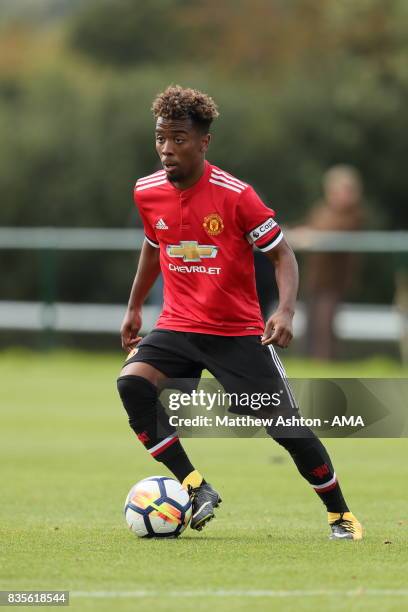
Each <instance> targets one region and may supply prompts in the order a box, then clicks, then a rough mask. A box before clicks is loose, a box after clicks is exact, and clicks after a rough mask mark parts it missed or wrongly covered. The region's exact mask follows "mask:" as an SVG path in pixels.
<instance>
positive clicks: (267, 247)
mask: <svg viewBox="0 0 408 612" xmlns="http://www.w3.org/2000/svg"><path fill="white" fill-rule="evenodd" d="M282 238H283V232H282V231H281V232H280V233H279V236H277V237H276V238H275V240H274V241H273V242H271V244H268V246H266V247H263V248H260V247H258V249H259V250H260V251H262V253H267V251H270V250H271V249H273V248H274V247H276V246H277V245H278V244H279V243H280V241H281V240H282Z"/></svg>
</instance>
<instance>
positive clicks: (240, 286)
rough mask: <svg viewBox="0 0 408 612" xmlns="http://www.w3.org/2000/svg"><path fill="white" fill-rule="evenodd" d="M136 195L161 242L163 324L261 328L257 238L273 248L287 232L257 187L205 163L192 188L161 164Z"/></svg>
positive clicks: (248, 331) (154, 239) (203, 329)
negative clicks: (177, 183)
mask: <svg viewBox="0 0 408 612" xmlns="http://www.w3.org/2000/svg"><path fill="white" fill-rule="evenodd" d="M134 199H135V203H136V205H137V207H138V209H139V211H140V215H141V217H142V220H143V224H144V228H145V235H146V240H147V241H148V242H149V244H150V245H152V246H153V247H156V248H160V265H161V270H162V274H163V280H164V304H163V311H162V313H161V315H160V317H159V319H158V321H157V324H156V328H158V329H170V330H175V331H190V332H198V333H204V334H217V335H220V336H249V335H259V334H262V332H263V330H264V324H263V319H262V315H261V311H260V307H259V300H258V295H257V292H256V285H255V271H254V257H253V245H256V246H257V247H258V248H259V249H260V250H261V251H269V250H270V249H273V248H274V247H275V246H276V245H277V244H278V243H279V242H280V240H281V239H282V232H281V230H280V228H279V226H278V224H277V223H276V221H275V219H274V216H275V213H274V211H273V210H271V209H270V208H268V207H267V206H265V204H264V203H263V202H262V201H261V199H260V198H259V197H258V196H257V194H256V193H255V191H254V189H253V188H252V187H251V186H250V185H247V184H246V183H243V182H242V181H240V180H238V179H236V178H234V177H233V176H231V175H230V174H228V173H227V172H224V171H222V170H220V169H219V168H217V167H216V166H213V165H211V164H210V163H208V162H205V169H204V173H203V175H202V177H201V178H200V179H199V181H198V182H197V183H195V184H194V185H193V186H192V187H190V188H189V189H183V190H181V189H177V188H176V187H175V186H174V185H173V184H172V183H171V182H170V181H168V180H167V178H166V173H165V171H164V170H159V171H158V172H155V173H154V174H151V175H149V176H146V177H144V178H141V179H139V180H138V181H137V182H136V186H135V190H134ZM271 273H272V271H271Z"/></svg>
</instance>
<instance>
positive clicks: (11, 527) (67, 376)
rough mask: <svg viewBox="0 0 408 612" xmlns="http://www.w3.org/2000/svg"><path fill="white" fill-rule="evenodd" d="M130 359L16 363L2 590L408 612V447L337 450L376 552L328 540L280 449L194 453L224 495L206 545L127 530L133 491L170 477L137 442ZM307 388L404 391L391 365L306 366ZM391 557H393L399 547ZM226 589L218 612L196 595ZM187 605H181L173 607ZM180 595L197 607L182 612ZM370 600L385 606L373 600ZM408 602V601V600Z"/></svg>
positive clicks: (0, 556) (158, 606)
mask: <svg viewBox="0 0 408 612" xmlns="http://www.w3.org/2000/svg"><path fill="white" fill-rule="evenodd" d="M121 363H122V358H121V356H120V355H109V356H98V355H91V354H86V353H67V352H61V353H50V354H46V355H39V354H36V353H30V352H28V353H27V352H23V351H14V352H11V351H10V352H5V353H3V354H2V355H0V376H1V388H0V399H1V403H0V405H1V430H0V465H1V484H2V486H1V495H0V538H1V541H0V589H3V590H4V589H36V590H39V589H64V590H70V591H79V590H81V591H98V590H103V591H151V592H152V593H151V594H150V595H148V596H146V597H143V598H138V599H134V598H133V599H131V598H125V597H124V598H116V599H100V600H98V599H95V598H85V597H83V598H79V597H72V600H71V608H72V609H74V610H115V611H116V610H118V611H123V610H134V609H138V610H149V611H150V610H155V611H161V610H166V609H181V610H183V611H184V610H188V611H190V610H193V609H194V610H210V609H211V610H213V609H215V610H227V609H228V610H230V609H234V610H251V611H252V610H256V611H257V610H292V609H293V608H294V607H297V608H298V609H300V610H316V609H318V610H387V611H388V610H390V611H391V610H401V609H403V608H404V606H406V605H407V601H408V598H407V596H406V595H405V597H404V596H403V595H398V596H395V595H392V596H391V595H390V596H386V595H378V596H376V595H375V594H367V593H366V590H367V589H374V590H383V589H398V590H399V589H404V588H405V589H406V588H407V578H406V576H407V570H408V567H407V527H408V520H407V518H408V517H407V501H408V499H407V493H406V490H407V487H406V483H407V482H408V464H407V461H406V454H407V450H408V443H407V440H406V439H389V440H387V439H376V440H371V439H354V440H351V439H345V440H334V439H331V440H328V441H327V446H328V449H329V451H330V453H331V454H332V457H333V459H334V462H335V465H336V471H337V473H338V474H339V476H340V479H341V482H342V485H343V489H344V492H345V493H346V496H347V499H348V500H349V503H350V505H351V507H352V509H353V511H354V512H355V513H356V514H357V515H358V517H359V518H360V520H361V521H362V522H363V523H364V525H365V527H366V533H367V535H366V538H365V540H364V541H363V542H361V543H354V542H343V543H333V542H330V541H329V540H328V539H327V535H328V528H327V524H326V516H325V511H324V508H323V506H322V505H321V503H320V502H319V500H318V499H317V497H316V496H315V494H314V493H313V492H312V491H311V489H310V486H309V485H307V483H306V482H305V481H303V480H302V479H301V478H300V477H299V476H298V474H297V472H296V470H295V468H294V466H293V465H292V463H291V460H290V458H289V457H288V456H287V455H286V453H285V451H284V450H282V449H281V448H280V447H279V446H278V445H277V444H275V443H274V442H273V441H271V440H269V439H252V440H251V439H239V440H238V439H228V440H225V439H224V440H220V439H208V440H204V439H196V440H192V439H188V440H186V441H185V447H186V449H187V450H188V451H189V453H190V455H191V457H192V459H193V461H194V463H195V464H196V466H197V467H198V468H199V469H200V471H202V472H203V473H204V474H205V475H206V477H207V478H208V479H209V480H210V481H211V482H212V483H213V484H214V485H215V486H216V487H217V488H218V489H219V490H220V491H221V492H222V494H223V498H224V503H223V505H222V508H220V509H219V512H218V516H217V519H216V520H215V521H213V522H212V523H211V524H210V525H209V526H208V528H206V530H205V531H204V532H202V534H198V533H195V532H193V531H192V530H190V529H189V530H188V532H186V533H185V534H184V535H183V536H182V537H181V538H180V539H179V540H175V541H172V540H170V541H162V540H160V541H146V540H138V539H136V538H134V537H133V536H132V535H131V534H130V533H129V532H128V530H127V529H126V527H125V523H124V519H123V515H122V506H123V501H124V498H125V496H126V493H127V491H128V489H129V488H130V486H131V485H132V484H134V482H136V481H137V480H139V479H140V478H142V477H145V476H148V475H151V474H157V473H162V474H166V473H167V472H166V469H165V468H163V467H162V466H160V465H158V464H157V463H156V462H153V461H152V460H151V459H150V457H149V456H148V455H147V453H145V452H144V451H143V449H142V448H141V446H140V444H139V443H138V442H137V440H136V439H135V437H134V435H132V433H131V432H130V430H129V429H128V425H127V422H126V418H125V416H124V413H123V409H122V407H121V405H120V402H119V399H118V397H117V395H116V389H115V378H116V374H117V372H118V370H119V369H120V366H121ZM287 365H288V371H289V373H290V374H291V375H293V376H318V375H326V376H347V375H354V376H373V377H374V376H381V375H383V376H385V375H387V376H402V375H405V376H406V375H407V372H406V371H403V370H402V369H401V368H400V367H399V366H398V365H397V364H395V363H393V362H390V361H382V360H372V361H368V362H365V363H353V364H336V365H329V366H324V365H322V364H320V365H319V364H312V363H305V362H303V361H298V360H297V361H292V362H290V363H288V364H287ZM385 542H391V543H389V544H388V543H385ZM203 589H210V590H212V592H213V595H212V596H210V597H203V596H201V597H200V596H197V595H195V594H194V591H198V590H203ZM217 589H220V590H223V591H226V590H227V591H228V590H235V591H236V590H237V589H239V590H243V591H249V590H252V591H253V590H289V591H293V590H308V591H313V590H325V591H332V590H335V591H342V592H346V591H353V593H354V594H353V595H344V596H339V595H331V594H330V593H328V594H323V595H317V596H299V597H296V598H294V597H280V598H271V597H264V596H257V597H254V596H253V597H250V596H248V595H241V596H225V597H217V596H215V595H214V590H217ZM169 591H172V592H173V594H172V595H171V596H166V592H169ZM175 591H183V592H185V591H191V592H192V593H191V594H190V596H189V597H182V598H181V597H178V596H177V594H175V593H174V592H175ZM369 593H370V592H369ZM405 593H407V591H405Z"/></svg>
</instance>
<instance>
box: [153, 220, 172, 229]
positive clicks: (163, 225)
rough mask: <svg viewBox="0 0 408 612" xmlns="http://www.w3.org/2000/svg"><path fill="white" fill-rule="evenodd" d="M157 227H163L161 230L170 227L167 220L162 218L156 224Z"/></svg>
mask: <svg viewBox="0 0 408 612" xmlns="http://www.w3.org/2000/svg"><path fill="white" fill-rule="evenodd" d="M155 227H156V229H161V230H166V229H169V227H168V225H166V224H165V222H164V221H163V219H162V218H160V219H159V220H158V222H157V223H156V225H155Z"/></svg>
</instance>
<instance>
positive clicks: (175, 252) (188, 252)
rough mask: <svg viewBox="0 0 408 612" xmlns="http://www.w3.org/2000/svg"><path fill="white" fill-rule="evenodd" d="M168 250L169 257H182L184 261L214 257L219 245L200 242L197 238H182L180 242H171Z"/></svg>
mask: <svg viewBox="0 0 408 612" xmlns="http://www.w3.org/2000/svg"><path fill="white" fill-rule="evenodd" d="M166 252H167V255H169V257H182V258H183V261H201V260H202V259H207V258H209V259H214V257H216V256H217V253H218V247H216V246H214V245H213V244H198V242H197V241H196V240H182V241H181V242H180V244H169V245H168V246H167V249H166Z"/></svg>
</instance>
